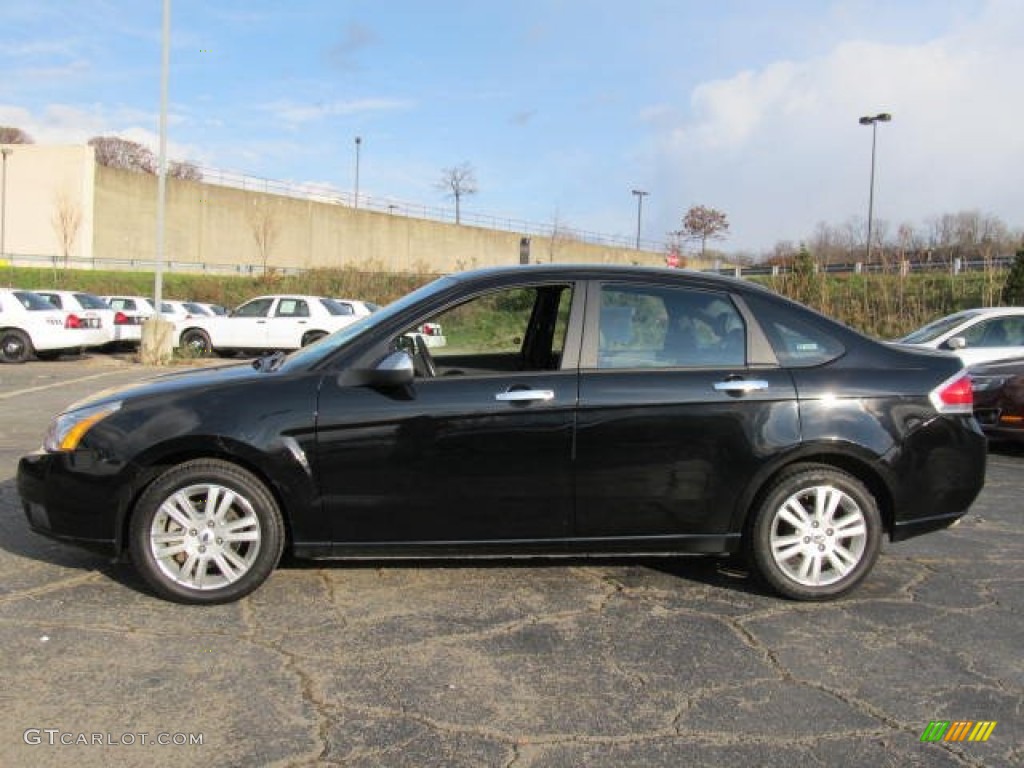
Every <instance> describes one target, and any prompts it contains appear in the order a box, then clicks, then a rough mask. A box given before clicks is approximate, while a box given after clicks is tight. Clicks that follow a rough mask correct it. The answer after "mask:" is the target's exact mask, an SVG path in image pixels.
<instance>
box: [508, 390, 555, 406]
mask: <svg viewBox="0 0 1024 768" xmlns="http://www.w3.org/2000/svg"><path fill="white" fill-rule="evenodd" d="M494 399H495V400H500V401H501V402H503V403H529V402H534V401H539V400H554V399H555V393H554V390H551V389H513V390H510V391H508V392H499V393H498V394H496V395H495V396H494Z"/></svg>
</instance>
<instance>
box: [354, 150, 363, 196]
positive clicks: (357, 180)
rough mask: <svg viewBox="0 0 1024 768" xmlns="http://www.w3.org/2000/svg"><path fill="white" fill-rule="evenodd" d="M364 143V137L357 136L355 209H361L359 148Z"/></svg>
mask: <svg viewBox="0 0 1024 768" xmlns="http://www.w3.org/2000/svg"><path fill="white" fill-rule="evenodd" d="M362 143H363V137H362V136H356V196H355V207H356V208H358V207H359V147H360V146H361V145H362Z"/></svg>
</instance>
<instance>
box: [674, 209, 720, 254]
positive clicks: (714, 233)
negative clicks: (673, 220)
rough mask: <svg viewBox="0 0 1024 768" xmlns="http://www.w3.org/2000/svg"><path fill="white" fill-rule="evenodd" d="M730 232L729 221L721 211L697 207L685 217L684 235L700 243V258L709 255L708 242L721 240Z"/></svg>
mask: <svg viewBox="0 0 1024 768" xmlns="http://www.w3.org/2000/svg"><path fill="white" fill-rule="evenodd" d="M728 231H729V219H728V217H727V216H726V215H725V214H724V213H722V212H721V211H718V210H715V209H714V208H708V207H706V206H703V205H695V206H693V207H692V208H690V210H688V211H687V212H686V215H685V216H683V235H684V236H685V237H686V239H687V240H690V241H693V242H697V241H699V242H700V256H701V258H702V259H703V258H704V257H705V255H706V253H707V246H708V240H721V239H723V238H724V237H725V233H726V232H728Z"/></svg>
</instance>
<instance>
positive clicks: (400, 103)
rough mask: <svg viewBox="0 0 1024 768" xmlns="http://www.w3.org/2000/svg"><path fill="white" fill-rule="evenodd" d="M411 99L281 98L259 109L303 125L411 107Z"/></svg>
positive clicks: (286, 120)
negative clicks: (305, 101) (311, 100)
mask: <svg viewBox="0 0 1024 768" xmlns="http://www.w3.org/2000/svg"><path fill="white" fill-rule="evenodd" d="M412 106H413V104H412V102H411V101H407V100H403V99H353V100H351V101H333V102H323V103H319V104H298V103H296V102H292V101H287V100H279V101H273V102H269V103H267V104H262V105H260V107H259V109H261V110H263V111H265V112H270V113H272V114H273V115H274V116H275V117H277V118H278V119H280V120H283V121H284V122H286V123H289V124H292V125H301V124H304V123H308V122H311V121H314V120H320V119H322V118H325V117H332V116H337V115H344V116H347V115H359V114H365V113H368V112H384V111H395V110H405V109H410V108H411V107H412Z"/></svg>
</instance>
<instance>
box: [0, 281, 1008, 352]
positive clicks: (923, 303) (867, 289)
mask: <svg viewBox="0 0 1024 768" xmlns="http://www.w3.org/2000/svg"><path fill="white" fill-rule="evenodd" d="M434 277H435V275H428V274H404V273H389V272H360V271H357V270H354V269H339V270H313V271H310V272H306V273H304V274H301V275H292V276H282V275H276V274H274V273H271V274H268V275H265V276H256V277H252V276H233V275H231V276H215V275H193V274H179V273H166V274H165V275H164V277H163V295H164V298H167V299H192V300H194V301H208V302H212V303H215V304H222V305H224V306H226V307H235V306H237V305H239V304H241V303H242V302H244V301H246V300H248V299H251V298H253V297H254V296H258V295H260V294H267V293H303V294H312V295H318V296H335V297H344V298H352V299H363V300H367V301H374V302H377V303H379V304H387V303H389V302H391V301H394V300H395V299H397V298H398V297H400V296H403V295H404V294H406V293H408V292H409V291H411V290H413V289H414V288H417V287H419V286H420V285H423V284H424V283H426V282H428V281H430V280H432V279H433V278H434ZM1005 279H1006V273H1005V272H1004V271H995V270H992V271H989V272H983V273H969V274H960V275H955V276H954V275H950V274H947V273H934V274H911V275H905V276H903V275H896V274H861V275H828V274H806V273H805V274H798V273H790V274H786V275H780V276H777V277H765V278H757V281H758V282H760V283H762V284H764V285H766V286H767V287H769V288H771V289H772V290H774V291H777V292H778V293H781V294H783V295H786V296H789V297H791V298H794V299H797V300H798V301H802V302H804V303H806V304H808V305H810V306H812V307H814V308H815V309H817V310H819V311H821V312H823V313H824V314H826V315H828V316H830V317H834V318H836V319H838V320H840V321H841V322H844V323H846V324H847V325H850V326H851V327H853V328H856V329H858V330H860V331H863V332H864V333H867V334H869V335H872V336H877V337H879V338H896V337H898V336H902V335H904V334H906V333H908V332H910V331H912V330H913V329H915V328H918V327H920V326H921V325H923V324H924V323H926V322H928V321H930V320H934V319H935V318H937V317H941V316H942V315H947V314H950V313H951V312H956V311H957V310H960V309H966V308H968V307H980V306H993V305H999V304H1001V303H1002V300H1003V299H1002V289H1003V283H1004V281H1005ZM0 282H2V283H3V284H5V285H6V284H11V285H14V286H16V287H19V288H27V289H32V288H67V289H76V290H84V291H89V292H90V293H95V294H100V295H111V294H126V295H142V296H151V295H152V294H153V273H152V272H121V271H109V272H108V271H93V270H61V269H57V270H54V269H49V268H44V269H30V268H21V267H17V268H11V267H5V268H3V269H2V270H0Z"/></svg>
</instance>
